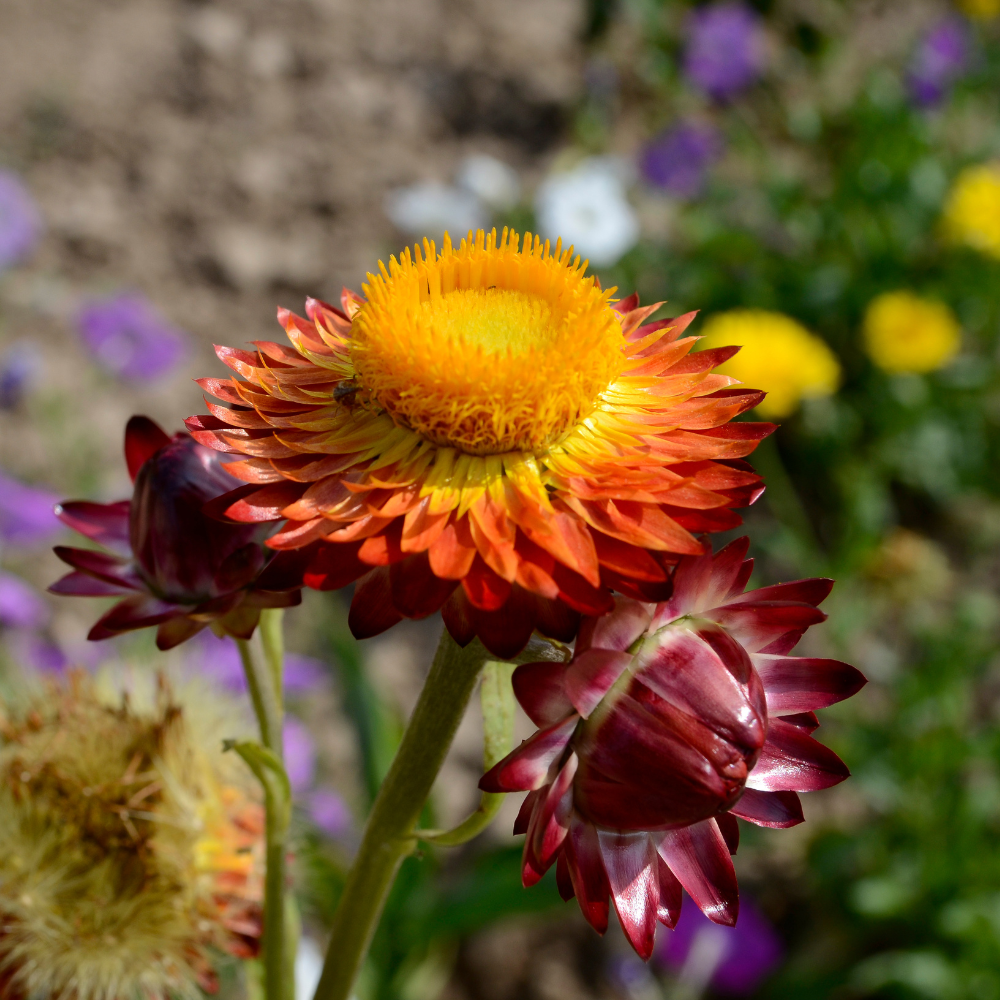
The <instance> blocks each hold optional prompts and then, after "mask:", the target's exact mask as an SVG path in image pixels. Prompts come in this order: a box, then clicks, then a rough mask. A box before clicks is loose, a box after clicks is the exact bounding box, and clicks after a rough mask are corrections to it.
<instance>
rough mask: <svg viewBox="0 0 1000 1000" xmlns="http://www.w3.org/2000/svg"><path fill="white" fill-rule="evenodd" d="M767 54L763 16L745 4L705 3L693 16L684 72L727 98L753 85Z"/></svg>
mask: <svg viewBox="0 0 1000 1000" xmlns="http://www.w3.org/2000/svg"><path fill="white" fill-rule="evenodd" d="M764 57H765V51H764V38H763V34H762V31H761V25H760V18H759V17H758V16H757V15H756V14H755V13H754V12H753V11H752V10H751V9H750V8H749V7H747V6H745V5H744V4H742V3H715V4H706V5H705V6H703V7H699V8H698V9H697V10H695V11H694V13H693V14H692V15H691V19H690V22H689V25H688V43H687V48H686V49H685V52H684V73H685V75H686V76H687V78H688V79H689V80H690V81H691V82H692V83H693V84H694V85H695V86H696V87H698V88H699V89H701V90H703V91H705V93H706V94H708V95H709V96H711V97H714V98H716V99H718V100H724V99H726V98H730V97H733V96H735V95H736V94H738V93H739V92H740V91H741V90H743V89H745V88H746V87H748V86H750V84H751V83H753V82H754V80H756V79H757V77H758V76H759V75H760V73H761V70H763V68H764Z"/></svg>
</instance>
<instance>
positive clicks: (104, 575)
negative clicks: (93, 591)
mask: <svg viewBox="0 0 1000 1000" xmlns="http://www.w3.org/2000/svg"><path fill="white" fill-rule="evenodd" d="M52 551H53V552H55V554H56V555H57V556H58V557H59V558H60V559H61V560H62V561H63V562H64V563H67V564H68V565H70V566H72V567H73V569H78V570H80V571H81V572H83V573H87V574H89V575H90V576H94V577H97V579H98V580H105V581H107V582H108V583H111V584H114V585H115V586H117V587H126V588H128V589H129V590H142V589H144V584H143V582H142V579H141V578H140V577H139V575H138V573H136V571H135V568H134V567H133V565H132V564H131V563H129V562H126V561H125V560H124V559H119V558H118V556H111V555H108V554H107V553H106V552H95V551H94V550H93V549H71V548H69V547H68V546H65V545H57V546H56V547H55V548H54V549H53V550H52Z"/></svg>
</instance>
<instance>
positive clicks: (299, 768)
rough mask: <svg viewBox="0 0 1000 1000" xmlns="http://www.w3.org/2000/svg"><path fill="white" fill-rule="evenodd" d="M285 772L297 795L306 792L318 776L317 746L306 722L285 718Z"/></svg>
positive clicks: (289, 716)
mask: <svg viewBox="0 0 1000 1000" xmlns="http://www.w3.org/2000/svg"><path fill="white" fill-rule="evenodd" d="M283 744H284V751H285V772H286V773H287V774H288V780H289V781H290V782H291V785H292V791H293V792H294V793H296V794H299V793H301V792H304V791H306V790H307V789H308V788H309V787H310V785H312V783H313V778H314V777H315V776H316V744H315V742H314V741H313V738H312V734H311V733H310V732H309V730H308V729H307V728H306V725H305V723H304V722H302V721H300V720H299V719H296V718H295V716H294V715H287V716H285V728H284V732H283Z"/></svg>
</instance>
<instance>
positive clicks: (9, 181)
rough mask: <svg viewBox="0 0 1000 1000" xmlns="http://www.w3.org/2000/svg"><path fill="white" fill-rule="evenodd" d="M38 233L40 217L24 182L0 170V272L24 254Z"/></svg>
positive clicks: (40, 229) (16, 261) (40, 231)
mask: <svg viewBox="0 0 1000 1000" xmlns="http://www.w3.org/2000/svg"><path fill="white" fill-rule="evenodd" d="M41 233H42V217H41V214H40V213H39V211H38V207H37V206H36V205H35V200H34V198H32V197H31V192H30V191H29V190H28V188H27V187H26V186H25V183H24V181H23V180H21V178H20V177H19V176H18V175H17V174H15V173H13V172H12V171H10V170H0V271H4V270H6V269H7V268H8V267H12V266H13V265H14V264H17V263H18V262H19V261H21V260H23V259H24V258H25V257H27V256H28V254H30V253H31V251H32V250H34V249H35V245H36V244H37V243H38V239H39V237H40V236H41Z"/></svg>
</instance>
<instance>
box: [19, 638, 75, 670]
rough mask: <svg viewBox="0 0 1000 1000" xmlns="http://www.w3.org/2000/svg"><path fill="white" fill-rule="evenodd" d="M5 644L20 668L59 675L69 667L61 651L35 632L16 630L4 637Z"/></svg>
mask: <svg viewBox="0 0 1000 1000" xmlns="http://www.w3.org/2000/svg"><path fill="white" fill-rule="evenodd" d="M5 642H6V645H7V647H8V648H9V650H10V652H11V655H12V657H13V659H14V660H15V662H17V663H18V664H19V665H20V666H21V667H22V668H28V669H30V670H37V671H38V672H39V673H43V674H59V673H62V672H63V671H64V670H65V669H66V667H67V666H68V665H69V660H68V659H67V658H66V654H65V653H64V652H63V651H62V649H61V648H60V647H59V646H57V645H56V644H55V643H54V642H52V640H51V639H47V638H46V637H45V636H43V635H39V634H38V633H37V632H31V631H29V630H27V629H18V630H17V631H14V632H12V633H10V634H9V635H8V636H6V637H5Z"/></svg>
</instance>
